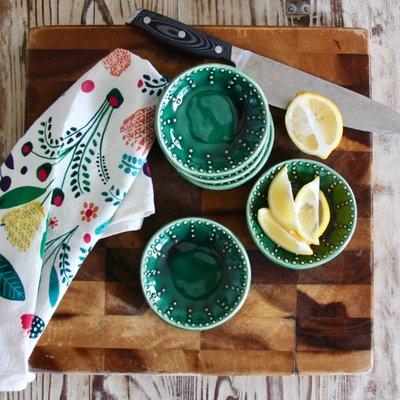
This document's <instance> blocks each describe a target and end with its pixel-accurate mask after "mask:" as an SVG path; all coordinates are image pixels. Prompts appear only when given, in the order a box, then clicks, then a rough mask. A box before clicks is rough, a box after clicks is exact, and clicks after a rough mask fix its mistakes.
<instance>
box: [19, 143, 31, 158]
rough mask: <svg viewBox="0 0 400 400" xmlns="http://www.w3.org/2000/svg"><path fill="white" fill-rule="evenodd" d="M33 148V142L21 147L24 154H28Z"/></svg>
mask: <svg viewBox="0 0 400 400" xmlns="http://www.w3.org/2000/svg"><path fill="white" fill-rule="evenodd" d="M32 149H33V145H32V143H31V142H26V143H25V144H23V145H22V148H21V153H22V155H23V156H25V157H26V156H27V155H28V154H29V153H30V152H31V151H32Z"/></svg>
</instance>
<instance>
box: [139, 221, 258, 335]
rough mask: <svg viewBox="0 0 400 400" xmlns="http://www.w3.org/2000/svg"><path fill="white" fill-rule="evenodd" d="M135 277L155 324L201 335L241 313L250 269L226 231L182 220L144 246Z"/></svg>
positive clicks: (239, 246) (243, 252) (216, 225)
mask: <svg viewBox="0 0 400 400" xmlns="http://www.w3.org/2000/svg"><path fill="white" fill-rule="evenodd" d="M140 276H141V284H142V289H143V293H144V295H145V298H146V300H147V302H148V304H149V305H150V307H151V308H152V309H153V310H154V311H155V313H156V314H157V315H158V316H159V317H160V318H162V319H163V320H164V321H166V322H168V323H169V324H171V325H174V326H176V327H178V328H183V329H190V330H200V331H201V330H206V329H211V328H214V327H216V326H218V325H221V324H223V323H224V322H226V321H227V320H229V319H230V318H231V317H232V316H233V315H235V314H236V313H237V312H238V310H239V309H240V308H241V307H242V305H243V303H244V301H245V299H246V296H247V294H248V291H249V288H250V280H251V268H250V261H249V258H248V256H247V253H246V250H245V248H244V247H243V245H242V244H241V242H240V241H239V239H238V238H237V237H236V236H235V235H234V234H233V233H232V232H231V231H230V230H229V229H227V228H226V227H224V226H223V225H221V224H219V223H217V222H215V221H211V220H208V219H204V218H184V219H179V220H176V221H173V222H170V223H168V224H167V225H165V226H164V227H162V228H161V229H160V230H159V231H157V232H156V233H155V234H154V235H153V237H152V238H151V239H150V240H149V242H148V243H147V245H146V247H145V249H144V251H143V256H142V261H141V268H140Z"/></svg>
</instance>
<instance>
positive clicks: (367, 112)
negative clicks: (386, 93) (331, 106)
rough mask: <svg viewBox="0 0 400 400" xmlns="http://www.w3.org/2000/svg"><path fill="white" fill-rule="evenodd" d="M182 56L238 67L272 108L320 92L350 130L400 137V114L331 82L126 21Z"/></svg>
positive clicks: (174, 24)
mask: <svg viewBox="0 0 400 400" xmlns="http://www.w3.org/2000/svg"><path fill="white" fill-rule="evenodd" d="M126 24H127V25H132V26H136V27H139V28H140V29H143V30H144V31H145V32H147V33H148V34H150V35H151V36H152V37H153V38H155V39H157V40H159V41H161V42H162V43H164V44H166V45H167V46H169V47H172V48H173V49H175V50H178V51H180V52H183V53H186V54H190V55H194V56H198V57H203V58H211V59H215V60H217V61H220V62H225V63H229V64H233V65H235V66H236V68H238V69H240V70H241V71H243V72H244V73H246V74H247V75H249V76H250V77H251V78H252V79H254V80H255V81H256V82H257V83H258V84H259V85H260V87H261V88H262V90H263V91H264V93H265V95H266V97H267V99H268V102H269V104H271V105H273V106H276V107H279V108H283V109H286V108H287V107H288V105H289V104H290V102H291V101H292V99H293V98H294V97H295V96H296V95H297V94H298V93H301V92H317V93H320V94H322V95H324V96H326V97H328V98H330V99H331V100H332V101H333V102H334V103H336V104H337V106H338V107H339V109H340V110H341V112H342V115H343V122H344V125H345V126H347V127H350V128H354V129H358V130H362V131H367V132H376V133H385V134H387V133H400V114H399V113H398V112H396V111H394V110H392V109H390V108H389V107H386V106H384V105H383V104H381V103H378V102H377V101H374V100H371V99H370V98H369V97H366V96H363V95H361V94H358V93H356V92H353V91H351V90H349V89H346V88H343V87H341V86H338V85H336V84H334V83H332V82H329V81H327V80H324V79H321V78H318V77H316V76H314V75H311V74H308V73H306V72H303V71H300V70H298V69H295V68H293V67H290V66H288V65H286V64H282V63H280V62H278V61H275V60H271V59H269V58H267V57H263V56H261V55H259V54H256V53H253V52H251V51H249V50H245V49H241V48H239V47H236V46H233V45H231V44H229V43H227V42H225V41H223V40H221V39H218V38H215V37H213V36H210V35H208V34H206V33H204V32H201V31H199V30H197V29H194V28H192V27H190V26H188V25H185V24H183V23H181V22H179V21H176V20H174V19H172V18H169V17H166V16H164V15H161V14H158V13H155V12H153V11H149V10H146V9H138V10H136V11H135V12H134V13H133V14H132V15H131V16H130V17H129V18H128V19H127V21H126Z"/></svg>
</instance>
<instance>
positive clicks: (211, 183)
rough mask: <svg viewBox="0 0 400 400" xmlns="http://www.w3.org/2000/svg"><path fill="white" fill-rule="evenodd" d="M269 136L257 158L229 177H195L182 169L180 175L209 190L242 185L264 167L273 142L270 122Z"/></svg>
mask: <svg viewBox="0 0 400 400" xmlns="http://www.w3.org/2000/svg"><path fill="white" fill-rule="evenodd" d="M271 126H272V128H271V136H270V140H269V141H268V143H266V144H265V147H264V148H263V150H262V152H261V155H260V157H259V158H257V159H256V161H255V162H254V164H252V165H251V166H249V167H248V168H247V169H245V170H244V171H241V172H238V173H237V174H233V175H232V176H230V177H226V178H221V179H219V180H211V179H209V180H205V179H197V177H196V178H195V177H191V176H189V175H185V174H183V172H182V171H178V172H179V173H180V174H181V175H182V176H184V177H185V178H186V179H187V180H188V181H189V182H191V183H193V184H194V185H196V186H199V187H201V188H203V189H209V190H229V189H233V188H236V187H238V186H241V185H243V184H244V183H246V182H247V181H249V180H250V179H252V178H254V177H255V176H256V175H257V174H258V173H259V172H260V171H261V169H262V168H263V167H264V165H265V163H266V162H267V160H268V158H269V156H270V154H271V151H272V145H273V142H274V126H273V124H271Z"/></svg>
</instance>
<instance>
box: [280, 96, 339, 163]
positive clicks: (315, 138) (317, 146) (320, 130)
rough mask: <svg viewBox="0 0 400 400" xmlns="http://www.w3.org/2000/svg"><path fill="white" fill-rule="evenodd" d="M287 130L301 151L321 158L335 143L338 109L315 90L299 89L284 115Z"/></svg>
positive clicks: (325, 156) (337, 143) (332, 148)
mask: <svg viewBox="0 0 400 400" xmlns="http://www.w3.org/2000/svg"><path fill="white" fill-rule="evenodd" d="M285 124H286V129H287V131H288V134H289V136H290V138H291V139H292V141H293V142H294V144H295V145H296V146H297V147H298V148H299V149H300V150H301V151H303V152H304V153H307V154H312V155H314V156H317V157H320V158H322V159H326V158H328V156H329V154H330V153H331V152H332V151H333V150H334V149H335V148H336V147H337V146H338V145H339V142H340V139H341V138H342V134H343V118H342V114H341V113H340V110H339V109H338V107H337V106H336V104H335V103H333V102H332V101H331V100H329V99H328V98H326V97H324V96H321V95H319V94H316V93H310V92H306V93H300V94H298V95H297V96H296V97H295V98H294V99H293V100H292V102H291V103H290V105H289V107H288V109H287V111H286V116H285Z"/></svg>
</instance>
